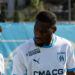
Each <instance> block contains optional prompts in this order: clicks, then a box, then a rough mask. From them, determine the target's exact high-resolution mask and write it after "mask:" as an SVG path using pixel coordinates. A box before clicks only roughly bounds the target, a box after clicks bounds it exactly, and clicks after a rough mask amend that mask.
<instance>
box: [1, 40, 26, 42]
mask: <svg viewBox="0 0 75 75" xmlns="http://www.w3.org/2000/svg"><path fill="white" fill-rule="evenodd" d="M25 41H27V40H0V42H25Z"/></svg>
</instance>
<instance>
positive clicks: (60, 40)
mask: <svg viewBox="0 0 75 75" xmlns="http://www.w3.org/2000/svg"><path fill="white" fill-rule="evenodd" d="M56 41H57V43H59V44H60V45H64V46H72V43H71V41H69V40H67V39H65V38H63V37H60V36H56Z"/></svg>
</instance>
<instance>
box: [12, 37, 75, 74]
mask: <svg viewBox="0 0 75 75" xmlns="http://www.w3.org/2000/svg"><path fill="white" fill-rule="evenodd" d="M73 51H74V50H73V48H72V46H71V44H70V42H69V41H67V40H66V39H64V38H61V37H58V36H54V37H53V41H52V44H51V45H49V46H45V47H38V46H36V45H35V43H34V40H33V39H31V40H29V41H27V42H26V43H24V44H22V45H21V46H20V47H18V49H17V52H16V54H15V57H14V61H13V75H66V72H67V71H74V70H75V58H74V53H73Z"/></svg>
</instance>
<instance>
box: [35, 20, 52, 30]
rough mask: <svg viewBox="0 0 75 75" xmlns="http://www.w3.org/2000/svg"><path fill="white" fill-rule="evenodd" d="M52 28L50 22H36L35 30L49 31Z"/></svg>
mask: <svg viewBox="0 0 75 75" xmlns="http://www.w3.org/2000/svg"><path fill="white" fill-rule="evenodd" d="M51 28H52V25H50V23H46V22H40V21H39V22H36V24H35V26H34V29H35V30H43V31H48V30H49V29H51Z"/></svg>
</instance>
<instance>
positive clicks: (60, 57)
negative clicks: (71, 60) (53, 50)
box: [57, 52, 66, 64]
mask: <svg viewBox="0 0 75 75" xmlns="http://www.w3.org/2000/svg"><path fill="white" fill-rule="evenodd" d="M57 59H58V61H59V63H62V64H64V63H65V61H66V53H65V52H58V53H57Z"/></svg>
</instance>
